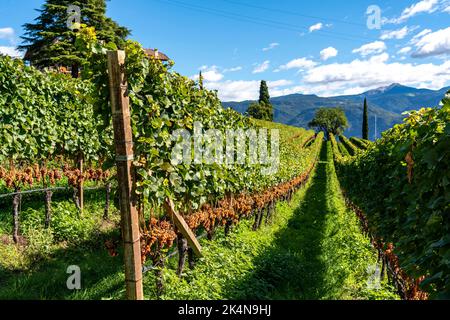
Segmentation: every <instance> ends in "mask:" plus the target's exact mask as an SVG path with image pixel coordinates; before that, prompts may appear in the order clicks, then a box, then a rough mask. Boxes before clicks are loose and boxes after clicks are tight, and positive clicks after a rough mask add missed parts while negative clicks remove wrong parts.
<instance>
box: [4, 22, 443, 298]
mask: <svg viewBox="0 0 450 320" xmlns="http://www.w3.org/2000/svg"><path fill="white" fill-rule="evenodd" d="M76 45H77V46H79V47H80V48H82V49H83V50H84V51H85V52H86V61H87V62H86V64H85V65H84V66H83V69H82V77H81V78H80V79H72V78H70V77H68V76H67V75H61V74H56V73H52V72H41V71H38V70H36V69H35V68H33V67H28V66H25V65H24V64H23V62H22V61H20V60H18V59H12V58H8V57H4V56H0V92H1V95H0V120H1V121H0V145H1V146H2V148H1V149H0V191H1V195H0V298H3V299H11V298H21V299H30V298H36V299H123V298H125V296H126V294H128V291H127V293H125V290H124V289H123V283H124V278H126V280H127V281H128V280H129V278H127V277H128V276H129V275H128V274H125V275H124V272H123V261H124V259H125V261H127V259H128V256H127V254H128V253H127V248H125V249H124V246H122V245H121V243H122V241H125V240H126V239H124V237H125V236H126V232H125V231H126V230H127V229H126V228H125V227H124V213H123V207H124V205H125V204H124V203H123V201H124V199H125V198H124V197H123V188H124V184H123V181H122V180H120V179H121V178H122V175H123V174H124V170H122V169H121V168H122V167H121V166H120V165H119V163H122V164H123V163H128V162H129V163H130V173H131V174H130V177H129V178H130V180H129V181H128V182H130V181H131V184H132V185H131V186H130V190H131V192H130V194H128V195H127V196H130V199H131V201H129V203H127V204H126V205H129V206H130V207H132V208H134V209H136V213H137V217H138V221H137V222H138V223H137V228H138V230H137V231H138V234H139V239H137V240H136V241H138V247H139V249H138V251H139V252H138V253H137V254H138V255H139V257H138V258H139V259H138V260H139V269H141V268H140V266H141V264H142V272H143V274H144V275H143V283H144V296H145V297H146V298H150V299H398V298H401V299H428V298H448V297H449V288H450V284H449V281H450V278H449V274H450V270H449V265H450V262H449V261H450V260H449V252H450V251H449V245H450V238H449V234H450V232H449V231H450V230H449V225H448V222H449V221H450V217H449V212H450V210H449V203H450V199H449V191H448V186H449V184H450V182H449V181H450V176H449V175H448V174H449V173H450V170H449V168H448V164H449V150H450V144H449V143H450V139H449V138H450V126H449V123H450V118H449V115H450V109H449V108H450V105H449V104H448V101H446V100H444V105H443V106H441V107H440V108H434V109H423V110H421V111H417V112H412V113H410V114H409V115H408V117H407V118H406V120H405V123H404V124H402V125H398V126H395V127H394V128H393V129H391V130H390V131H388V132H386V133H384V135H383V138H382V139H380V140H378V141H376V142H370V141H367V140H363V139H359V138H356V137H352V138H350V139H349V138H347V137H345V136H344V135H340V136H339V138H337V137H335V136H334V135H333V134H330V139H329V141H326V140H325V137H324V133H323V132H319V133H316V132H314V131H310V130H306V129H302V128H294V127H289V126H285V125H281V124H276V123H272V122H266V121H260V120H255V119H250V118H247V117H245V116H243V115H241V114H239V113H237V112H235V111H233V110H231V109H224V108H222V105H221V102H220V100H219V99H218V97H217V93H216V92H212V91H208V90H206V89H203V88H202V86H201V84H200V83H198V82H196V81H194V80H191V79H189V78H187V77H184V76H182V75H180V74H178V73H176V72H174V71H173V70H172V66H173V64H172V62H168V63H166V62H162V61H160V60H156V59H153V58H149V57H148V56H146V54H145V51H144V50H143V49H142V47H141V46H140V44H138V43H136V42H132V41H128V42H127V43H126V45H125V50H124V51H125V52H124V54H125V57H126V60H125V63H124V64H123V65H120V66H117V68H116V69H117V72H118V74H120V75H121V76H123V79H122V81H123V82H121V83H120V86H119V87H118V88H117V89H118V90H119V91H118V92H119V94H120V97H119V98H120V99H117V97H115V96H114V91H113V90H114V88H113V85H112V83H113V82H114V81H112V77H113V75H112V70H115V69H114V66H112V65H111V60H110V59H109V56H108V52H109V53H111V52H117V48H116V47H115V46H114V45H113V44H108V43H104V42H100V41H98V40H97V38H96V35H95V30H94V29H93V28H88V27H85V28H82V30H81V31H80V33H79V34H78V38H77V42H76ZM108 70H109V71H108ZM124 83H126V85H124ZM117 100H120V101H121V103H124V105H126V106H128V104H127V103H128V101H129V103H130V109H129V110H121V112H117V111H113V112H112V111H111V110H115V109H114V108H115V107H116V106H115V103H116V104H117ZM127 112H128V113H129V115H130V117H129V119H128V118H127V119H128V121H129V127H130V132H129V133H130V135H131V138H132V143H131V141H121V139H120V137H119V139H118V131H119V130H117V121H116V120H117V117H118V116H123V117H124V118H126V117H125V116H124V115H125V114H127ZM119 129H123V128H119ZM124 131H126V130H124ZM241 133H245V135H240V134H241ZM230 136H231V138H230ZM242 137H243V138H242ZM122 140H125V139H122ZM230 141H231V142H230ZM118 143H124V144H127V143H128V144H129V145H132V147H131V148H130V150H127V151H132V155H133V157H125V158H124V157H123V155H121V154H120V155H119V154H117V155H116V154H115V152H116V153H117V150H118V147H117V146H118ZM247 152H248V155H247ZM199 155H200V156H199ZM121 181H122V183H121ZM121 211H122V212H121ZM120 213H121V214H122V216H121V215H120ZM121 220H122V233H121V232H120V230H121V229H120V222H121ZM179 220H181V221H182V222H184V224H180V222H179ZM185 229H187V230H188V231H189V232H187V233H186V230H185ZM125 242H126V241H125ZM197 242H199V244H200V245H201V250H200V245H198V246H197V245H196V243H197ZM193 244H194V245H193ZM200 251H201V252H200ZM124 257H125V258H124ZM69 265H77V266H79V267H80V268H81V269H82V270H83V279H84V280H83V290H80V291H75V292H71V291H67V290H66V289H65V288H64V286H63V285H61V284H64V283H65V279H66V278H67V274H66V268H67V266H69ZM377 270H378V271H380V272H379V273H377ZM138 273H141V270H138ZM135 280H136V279H135ZM138 280H139V279H138ZM136 282H137V281H136ZM368 283H369V284H368Z"/></svg>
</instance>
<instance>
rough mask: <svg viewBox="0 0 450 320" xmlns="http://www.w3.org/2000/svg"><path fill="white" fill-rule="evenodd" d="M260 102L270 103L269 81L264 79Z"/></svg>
mask: <svg viewBox="0 0 450 320" xmlns="http://www.w3.org/2000/svg"><path fill="white" fill-rule="evenodd" d="M259 103H266V104H270V95H269V87H267V82H266V81H264V80H263V81H261V85H260V87H259Z"/></svg>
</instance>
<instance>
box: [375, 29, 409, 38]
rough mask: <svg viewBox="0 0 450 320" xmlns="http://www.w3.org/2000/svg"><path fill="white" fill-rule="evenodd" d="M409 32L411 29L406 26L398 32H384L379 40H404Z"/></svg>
mask: <svg viewBox="0 0 450 320" xmlns="http://www.w3.org/2000/svg"><path fill="white" fill-rule="evenodd" d="M411 31H412V29H410V28H408V27H406V26H405V27H403V28H401V29H399V30H391V31H384V32H383V34H382V35H381V37H380V39H381V40H389V39H397V40H401V39H403V38H405V37H406V36H407V35H408V33H410V32H411Z"/></svg>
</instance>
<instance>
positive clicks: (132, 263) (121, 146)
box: [108, 51, 144, 300]
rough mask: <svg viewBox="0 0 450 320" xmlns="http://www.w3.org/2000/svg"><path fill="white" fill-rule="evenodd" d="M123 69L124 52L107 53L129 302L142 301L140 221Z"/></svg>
mask: <svg viewBox="0 0 450 320" xmlns="http://www.w3.org/2000/svg"><path fill="white" fill-rule="evenodd" d="M124 65H125V52H124V51H109V52H108V73H109V88H110V95H111V108H112V116H113V127H114V144H115V149H116V165H117V179H118V182H119V186H118V188H119V196H120V212H121V218H122V221H121V222H122V223H121V224H122V236H123V242H124V260H125V282H126V289H127V290H126V292H127V299H129V300H143V299H144V293H143V287H142V262H141V243H140V233H139V217H138V210H137V203H136V196H135V194H134V191H133V181H132V176H133V175H132V165H133V156H134V155H133V139H132V131H131V122H130V103H129V97H128V93H127V91H128V84H127V81H126V77H125V70H124Z"/></svg>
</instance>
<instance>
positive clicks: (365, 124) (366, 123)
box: [362, 98, 369, 140]
mask: <svg viewBox="0 0 450 320" xmlns="http://www.w3.org/2000/svg"><path fill="white" fill-rule="evenodd" d="M362 138H363V139H365V140H369V108H368V106H367V98H364V112H363V125H362Z"/></svg>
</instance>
